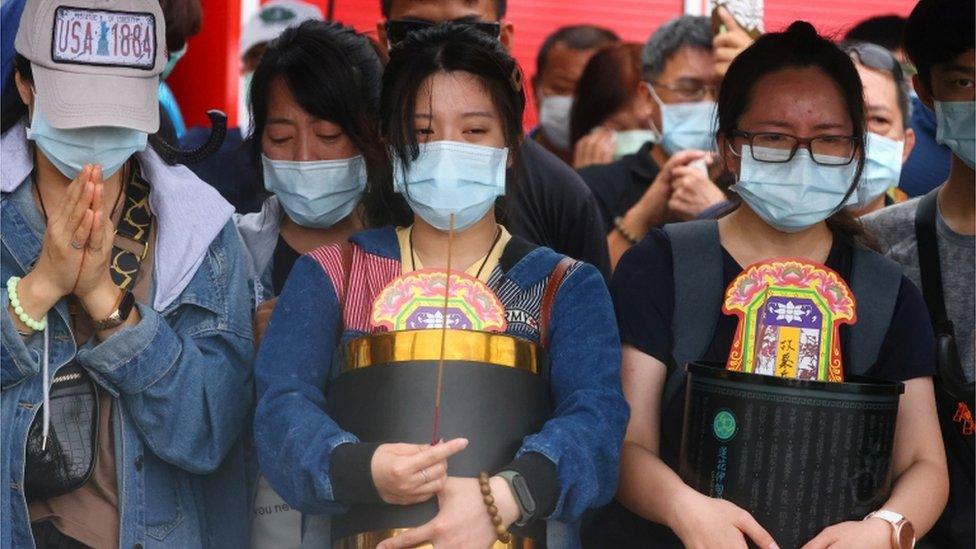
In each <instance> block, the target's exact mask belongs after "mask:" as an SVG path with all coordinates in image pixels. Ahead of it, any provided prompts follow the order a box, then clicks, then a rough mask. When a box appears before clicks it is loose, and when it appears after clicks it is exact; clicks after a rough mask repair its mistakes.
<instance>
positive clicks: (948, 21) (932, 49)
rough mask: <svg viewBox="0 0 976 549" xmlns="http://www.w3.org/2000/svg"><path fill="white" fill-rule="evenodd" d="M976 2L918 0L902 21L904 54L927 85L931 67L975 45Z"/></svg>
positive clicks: (929, 80)
mask: <svg viewBox="0 0 976 549" xmlns="http://www.w3.org/2000/svg"><path fill="white" fill-rule="evenodd" d="M974 19H976V2H973V0H921V1H920V2H919V3H918V4H916V5H915V9H913V10H912V13H911V14H910V15H909V16H908V21H907V22H906V23H905V36H904V45H905V53H907V54H908V58H909V59H911V60H912V63H914V64H915V68H916V69H917V70H918V76H919V77H920V78H921V79H922V82H923V83H924V84H925V86H926V87H928V88H929V89H931V86H932V68H933V67H935V66H936V65H940V64H942V63H948V62H950V61H952V60H953V59H955V58H956V57H958V56H959V55H960V54H962V53H964V52H966V51H969V50H971V49H973V48H976V38H974V36H973V35H974V34H976V22H974Z"/></svg>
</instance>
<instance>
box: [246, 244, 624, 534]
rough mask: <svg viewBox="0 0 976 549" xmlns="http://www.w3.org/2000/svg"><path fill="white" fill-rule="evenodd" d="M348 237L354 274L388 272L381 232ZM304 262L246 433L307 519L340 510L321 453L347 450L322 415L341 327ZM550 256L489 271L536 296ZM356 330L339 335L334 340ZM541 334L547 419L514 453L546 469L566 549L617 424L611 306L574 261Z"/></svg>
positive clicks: (612, 473) (271, 344) (322, 285)
mask: <svg viewBox="0 0 976 549" xmlns="http://www.w3.org/2000/svg"><path fill="white" fill-rule="evenodd" d="M350 240H351V241H352V242H353V243H354V244H355V245H356V246H357V247H358V248H359V249H360V250H361V251H362V252H364V255H365V256H367V258H368V259H367V260H366V261H367V263H366V264H362V265H360V267H361V271H360V272H359V274H356V272H355V271H354V274H353V276H354V277H355V276H360V275H362V276H367V277H374V276H375V274H369V273H375V272H377V271H376V269H374V266H375V265H377V264H379V263H385V264H386V265H390V261H391V260H392V261H395V262H396V265H395V266H393V267H392V268H393V269H395V270H398V269H399V267H398V265H399V261H400V250H399V246H398V243H397V238H396V235H395V233H394V231H393V229H392V228H385V229H376V230H370V231H363V232H360V233H357V234H355V235H353V236H352V238H351V239H350ZM510 245H511V244H510ZM316 253H317V252H313V254H312V255H306V256H304V257H302V258H300V259H299V260H298V261H297V262H296V263H295V266H294V267H293V269H292V272H291V275H290V276H289V278H288V281H287V282H286V284H285V288H284V291H283V292H282V294H281V295H280V296H279V297H278V304H277V306H276V307H275V311H274V314H273V315H272V318H271V321H270V323H269V325H268V330H267V332H266V336H265V339H264V341H263V343H262V346H261V349H260V351H259V353H258V358H257V361H256V363H255V382H256V385H257V390H258V405H257V410H256V412H255V429H254V430H255V438H256V442H257V446H258V459H259V463H260V466H261V471H262V473H263V474H264V475H265V476H266V477H267V478H268V480H269V481H270V482H271V485H272V486H273V487H274V488H275V490H276V491H277V492H278V493H279V494H280V495H281V496H282V497H283V498H284V499H285V501H287V502H288V503H289V504H290V505H292V506H293V507H295V508H298V509H300V510H302V511H304V512H307V513H329V514H336V513H342V512H343V510H344V507H343V506H342V505H341V504H339V503H338V502H336V501H334V499H333V491H332V482H331V480H330V478H329V467H330V466H329V464H330V455H331V453H332V451H333V450H334V449H335V448H336V447H337V446H339V445H340V444H344V443H355V442H359V441H358V439H357V438H356V436H355V435H353V434H352V433H349V432H347V431H344V430H343V429H342V428H341V427H339V425H337V424H336V423H335V422H334V421H333V420H332V419H331V418H329V416H328V415H327V414H326V412H325V410H324V409H325V402H324V400H325V396H324V395H325V392H326V387H327V385H328V384H329V382H330V380H331V379H332V377H334V375H335V373H334V372H335V371H337V369H335V370H334V369H333V368H332V364H331V363H332V358H333V351H334V349H335V348H336V346H337V344H338V342H337V341H336V336H337V334H338V328H339V323H340V322H341V319H340V318H339V317H340V314H339V307H338V300H337V297H336V291H335V289H334V285H333V284H332V282H331V279H330V278H329V276H327V274H326V271H325V269H324V268H323V267H322V265H321V264H320V263H318V262H316V261H315V260H314V259H313V258H312V257H313V256H314V255H315V254H316ZM357 253H359V252H357ZM561 257H562V256H560V255H559V254H557V253H556V252H553V251H552V250H550V249H548V248H541V247H539V248H535V249H533V250H531V251H530V252H528V253H527V254H526V255H524V256H523V257H522V258H521V259H519V260H518V261H517V262H516V263H515V264H514V265H512V266H511V267H510V268H509V269H507V270H506V271H505V272H503V273H501V280H500V282H501V284H502V285H504V287H506V288H508V289H511V290H512V291H521V292H525V291H526V290H529V289H531V288H533V287H536V289H538V286H537V285H539V284H542V283H544V281H545V279H546V278H547V277H548V276H549V274H550V272H551V271H552V268H553V267H554V266H555V264H556V263H557V262H558V261H559V259H560V258H561ZM369 258H372V259H369ZM354 261H357V260H355V259H354ZM354 265H356V263H354ZM387 268H389V267H387ZM364 272H365V273H366V274H363V273H364ZM494 276H495V273H493V278H494ZM493 287H494V286H493ZM540 295H541V292H540ZM514 324H515V323H510V327H509V332H510V333H512V335H518V336H520V337H527V338H530V339H534V340H537V337H538V336H537V333H536V334H529V333H528V332H522V331H518V332H517V333H516V332H513V328H512V326H513V325H514ZM362 333H363V332H362V331H361V330H357V329H350V328H349V326H345V327H344V331H343V333H342V336H341V337H342V341H347V340H349V339H351V338H353V337H356V336H359V335H362ZM549 335H550V339H549V341H550V345H549V357H550V361H551V362H550V368H551V369H550V380H549V383H550V391H551V393H550V394H551V395H552V406H553V410H554V412H553V415H552V417H551V418H550V419H549V420H548V421H547V422H546V424H545V425H544V426H543V428H542V430H541V431H540V432H538V433H536V434H533V435H530V436H528V437H526V438H525V439H524V441H523V445H522V447H521V448H520V450H519V452H518V456H521V455H522V454H525V453H527V452H535V453H539V454H542V455H543V456H545V457H546V458H548V459H549V460H550V461H551V462H552V463H553V464H555V466H556V471H557V474H558V478H559V497H558V500H557V503H556V506H555V509H554V510H553V512H552V514H551V515H550V516H548V517H543V518H544V519H545V520H546V521H547V526H548V528H547V531H548V536H549V546H550V547H575V546H578V545H579V539H578V535H577V534H576V531H577V524H578V521H579V519H580V517H581V515H582V514H583V512H584V511H585V510H586V509H588V508H592V507H597V506H599V505H601V504H604V503H606V502H608V501H609V500H610V498H611V497H612V496H613V494H614V492H615V491H616V488H617V475H618V465H619V457H620V445H621V442H622V440H623V434H624V429H625V427H626V424H627V420H628V416H629V412H628V407H627V403H626V401H625V400H624V398H623V395H622V394H621V389H620V343H619V338H618V335H617V326H616V321H615V320H614V313H613V308H612V305H611V303H610V300H609V295H608V292H607V288H606V285H605V283H604V281H603V277H602V276H601V275H600V273H599V272H598V271H597V270H596V269H595V268H593V267H592V266H590V265H586V264H582V266H581V267H580V268H576V269H573V270H571V271H570V274H569V275H568V276H567V277H566V279H565V280H564V282H563V284H562V286H561V287H560V289H559V291H558V293H557V295H556V299H555V303H554V305H553V310H552V317H551V325H550V332H549ZM518 456H513V458H514V457H518Z"/></svg>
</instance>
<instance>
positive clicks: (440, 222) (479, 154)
mask: <svg viewBox="0 0 976 549" xmlns="http://www.w3.org/2000/svg"><path fill="white" fill-rule="evenodd" d="M507 160H508V149H496V148H494V147H485V146H482V145H472V144H470V143H460V142H457V141H435V142H433V143H421V144H420V155H419V156H418V157H417V159H416V160H414V161H413V162H411V163H410V168H409V170H408V171H406V172H404V170H403V165H402V164H401V163H400V162H399V161H394V164H393V165H394V173H393V190H394V191H395V192H398V193H400V194H402V195H403V197H404V198H405V199H406V201H407V204H408V205H409V206H410V209H411V210H413V212H414V213H415V214H417V215H419V216H420V217H421V219H423V220H424V221H426V222H427V223H428V224H430V225H431V226H433V227H436V228H437V229H440V230H442V231H447V230H448V229H450V226H451V225H450V217H451V214H454V230H456V231H463V230H465V229H467V228H468V227H470V226H471V225H474V224H475V223H476V222H477V221H478V220H479V219H481V218H482V217H484V216H485V214H487V213H488V211H489V210H490V209H491V208H492V206H494V205H495V199H496V198H497V197H499V196H502V195H504V194H505V168H506V166H507Z"/></svg>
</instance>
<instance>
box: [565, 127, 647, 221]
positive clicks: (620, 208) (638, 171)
mask: <svg viewBox="0 0 976 549" xmlns="http://www.w3.org/2000/svg"><path fill="white" fill-rule="evenodd" d="M653 147H654V144H653V143H645V144H644V146H643V147H641V148H640V150H639V151H637V152H636V153H634V154H628V155H626V156H622V157H621V158H620V159H619V160H617V161H615V162H611V163H609V164H595V165H592V166H587V167H585V168H583V169H581V170H580V171H579V175H580V177H582V178H583V181H584V182H585V183H586V185H587V186H588V187H589V188H590V191H592V192H593V196H594V197H595V198H596V202H597V205H598V206H599V208H600V215H601V217H602V218H603V219H602V221H603V233H604V234H606V233H609V232H610V231H611V230H612V229H613V220H614V219H616V218H617V217H619V216H622V215H624V214H625V213H627V210H629V209H630V208H631V206H633V205H634V204H636V203H637V201H638V200H640V198H641V197H642V196H644V193H645V192H646V191H647V188H648V187H650V186H651V182H653V181H654V178H655V177H657V174H658V172H659V171H661V170H660V168H659V167H658V165H657V163H656V162H654V160H653V159H652V158H651V149H652V148H653Z"/></svg>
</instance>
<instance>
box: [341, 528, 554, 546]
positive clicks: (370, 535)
mask: <svg viewBox="0 0 976 549" xmlns="http://www.w3.org/2000/svg"><path fill="white" fill-rule="evenodd" d="M407 530H409V528H395V529H391V530H378V531H376V532H363V533H362V534H357V535H355V536H349V537H345V538H342V539H339V540H336V541H333V542H332V549H372V548H373V547H376V546H377V545H379V543H380V542H381V541H383V540H386V539H390V538H392V537H395V536H398V535H400V534H402V533H404V532H406V531H407ZM414 547H415V548H416V549H433V547H434V546H433V545H431V544H429V543H425V544H423V545H415V546H414ZM536 547H540V545H539V544H538V543H536V542H534V541H532V540H531V539H529V538H516V537H514V536H513V537H512V541H510V542H508V543H502V542H500V541H496V542H495V543H494V544H492V546H491V549H535V548H536Z"/></svg>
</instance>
